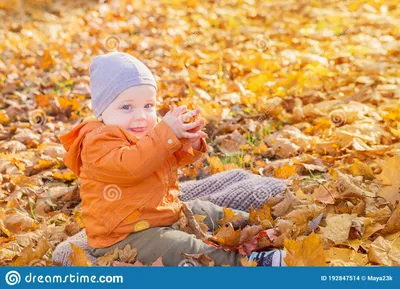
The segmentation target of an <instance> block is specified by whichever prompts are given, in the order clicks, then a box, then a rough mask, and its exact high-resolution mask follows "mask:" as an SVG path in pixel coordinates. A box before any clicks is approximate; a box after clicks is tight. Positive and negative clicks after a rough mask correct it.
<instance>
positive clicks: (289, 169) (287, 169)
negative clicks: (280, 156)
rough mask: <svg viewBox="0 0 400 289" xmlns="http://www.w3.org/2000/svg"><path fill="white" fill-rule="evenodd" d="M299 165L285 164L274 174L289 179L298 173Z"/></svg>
mask: <svg viewBox="0 0 400 289" xmlns="http://www.w3.org/2000/svg"><path fill="white" fill-rule="evenodd" d="M296 170H297V166H292V165H289V164H287V163H286V164H285V165H284V166H283V167H278V168H276V169H275V170H274V176H275V177H277V178H281V179H288V178H289V177H290V176H293V175H294V174H295V173H296Z"/></svg>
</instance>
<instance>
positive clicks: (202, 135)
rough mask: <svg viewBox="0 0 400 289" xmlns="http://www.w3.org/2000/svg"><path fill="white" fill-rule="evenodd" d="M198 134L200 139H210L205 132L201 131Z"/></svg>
mask: <svg viewBox="0 0 400 289" xmlns="http://www.w3.org/2000/svg"><path fill="white" fill-rule="evenodd" d="M197 134H198V135H199V137H208V134H207V133H205V132H204V131H199V132H197Z"/></svg>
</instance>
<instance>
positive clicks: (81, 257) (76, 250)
mask: <svg viewBox="0 0 400 289" xmlns="http://www.w3.org/2000/svg"><path fill="white" fill-rule="evenodd" d="M69 244H70V246H71V248H72V253H71V254H69V255H68V260H69V261H70V262H71V264H72V265H73V266H92V265H93V264H92V262H91V261H90V260H89V258H88V256H87V255H86V253H85V251H83V249H82V248H81V247H79V246H77V245H75V244H73V243H71V242H70V243H69Z"/></svg>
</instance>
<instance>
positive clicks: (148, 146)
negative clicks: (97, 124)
mask: <svg viewBox="0 0 400 289" xmlns="http://www.w3.org/2000/svg"><path fill="white" fill-rule="evenodd" d="M84 146H85V148H84V150H85V152H84V156H83V158H84V162H85V163H86V165H87V167H88V173H89V174H90V175H91V177H92V178H93V179H95V180H97V181H100V182H111V183H113V184H116V185H127V186H129V185H133V184H136V183H139V182H141V181H143V180H144V179H146V178H147V177H149V176H150V175H151V174H153V173H154V172H155V171H156V170H157V169H158V168H159V167H160V166H162V165H163V163H164V162H165V161H166V160H167V159H168V157H169V156H171V155H172V154H173V153H174V152H175V151H177V150H178V149H180V148H181V147H182V143H181V142H180V141H179V139H178V138H177V137H176V136H175V134H174V133H173V131H172V130H171V129H170V128H169V126H168V125H167V124H166V123H165V122H164V121H161V122H159V123H158V124H157V125H156V126H155V127H154V129H153V130H152V131H151V132H150V133H149V134H148V135H147V136H144V137H142V138H140V139H138V140H137V141H136V143H134V144H131V142H129V140H128V139H127V138H126V136H125V135H124V133H123V132H122V131H121V130H120V129H119V128H116V127H115V126H105V127H103V128H102V129H100V130H99V131H98V132H96V133H95V134H94V135H90V136H88V140H87V141H86V142H85V144H84Z"/></svg>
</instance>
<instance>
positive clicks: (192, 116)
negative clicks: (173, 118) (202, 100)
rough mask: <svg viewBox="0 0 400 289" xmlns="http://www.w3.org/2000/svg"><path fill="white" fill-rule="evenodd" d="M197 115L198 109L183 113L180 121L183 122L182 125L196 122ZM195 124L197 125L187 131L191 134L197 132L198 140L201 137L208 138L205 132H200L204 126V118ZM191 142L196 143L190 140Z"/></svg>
mask: <svg viewBox="0 0 400 289" xmlns="http://www.w3.org/2000/svg"><path fill="white" fill-rule="evenodd" d="M199 113H200V109H199V108H196V110H192V111H189V112H187V113H184V114H183V115H182V116H181V117H182V120H183V122H184V123H191V122H196V119H197V116H198V115H199ZM197 123H198V124H199V125H198V126H196V127H194V128H192V129H190V130H188V132H191V133H194V132H197V134H198V138H202V137H206V136H208V135H207V134H206V133H205V132H203V131H200V130H201V129H202V128H203V127H204V125H205V120H204V118H202V119H199V120H198V121H197ZM192 140H193V141H196V139H192Z"/></svg>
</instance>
